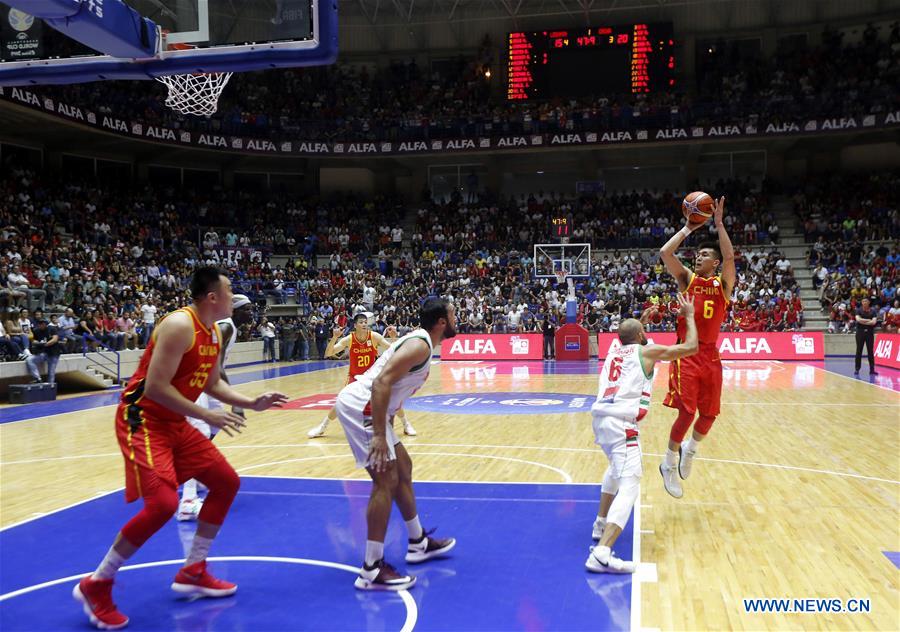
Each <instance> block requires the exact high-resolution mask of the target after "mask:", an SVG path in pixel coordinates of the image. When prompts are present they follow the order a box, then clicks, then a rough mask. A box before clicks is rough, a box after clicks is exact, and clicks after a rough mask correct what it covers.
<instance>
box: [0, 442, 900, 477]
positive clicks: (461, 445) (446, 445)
mask: <svg viewBox="0 0 900 632" xmlns="http://www.w3.org/2000/svg"><path fill="white" fill-rule="evenodd" d="M310 447H315V448H323V447H335V448H345V447H346V444H344V443H282V444H262V445H223V446H219V449H222V450H224V449H229V450H255V449H259V448H310ZM408 447H423V448H424V447H435V448H437V447H440V448H472V449H486V448H490V449H509V450H543V451H548V452H586V453H591V454H596V453H598V451H597V450H595V449H592V448H557V447H550V446H526V445H495V444H481V445H472V444H465V443H410V444H408ZM114 454H119V453H118V452H112V453H108V454H98V455H78V456H63V457H48V458H46V459H27V460H24V461H6V462H3V463H0V466H3V465H17V464H21V463H41V462H44V461H66V460H71V459H82V458H92V457H105V456H110V455H114ZM416 454H422V455H427V454H440V453H438V452H417V453H416ZM644 454H646V455H647V456H656V457H662V456H664V455H663V454H656V453H653V452H644ZM341 456H344V455H335V456H329V457H327V458H340V457H341ZM457 456H468V457H474V456H479V455H472V454H462V455H457ZM323 458H324V457H323ZM480 458H500V457H495V456H487V455H480ZM503 458H504V459H505V460H512V461H515V460H516V459H512V458H510V457H503ZM694 458H695V459H697V460H698V461H709V462H712V463H730V464H733V465H746V466H753V467H765V468H772V469H782V470H792V471H798V472H810V473H812V474H825V475H828V476H840V477H844V478H856V479H860V480H866V481H876V482H879V483H889V484H892V485H900V481H895V480H891V479H887V478H878V477H875V476H865V475H863V474H852V473H850V472H836V471H833V470H820V469H815V468H811V467H800V466H794V465H781V464H779V463H759V462H755V461H738V460H734V459H713V458H709V457H694ZM297 460H298V459H291V460H289V461H283V462H286V463H289V462H296V461H297ZM301 460H302V459H301ZM306 460H311V459H306ZM522 462H524V463H530V464H532V465H537V466H538V467H544V468H547V469H552V470H554V471H557V472H559V473H560V475H562V476H563V478H564V479H565V478H568V479H569V480H567V481H566V484H573V485H596V484H597V483H574V482H572V480H571V478H572V477H571V476H569V475H568V474H566V473H564V472H563V471H562V470H557V469H556V468H554V467H552V466H549V465H545V464H539V463H536V462H534V461H522ZM280 463H282V461H276V462H274V463H272V464H273V465H278V464H280ZM250 467H259V466H250ZM239 471H240V470H239ZM276 478H277V477H276ZM312 478H316V477H312ZM334 480H348V479H334ZM349 480H352V479H349ZM360 480H363V479H360ZM435 482H437V481H435ZM442 482H447V483H455V482H460V483H465V482H478V483H487V482H497V483H506V482H508V483H514V482H513V481H442ZM525 484H528V483H525ZM541 484H542V485H552V484H554V483H550V482H543V483H541Z"/></svg>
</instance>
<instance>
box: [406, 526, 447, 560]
mask: <svg viewBox="0 0 900 632" xmlns="http://www.w3.org/2000/svg"><path fill="white" fill-rule="evenodd" d="M432 533H434V529H431V530H430V531H425V532H424V533H422V537H421V538H419V539H418V540H410V541H409V544H408V545H407V547H406V561H407V562H409V563H410V564H418V563H419V562H424V561H425V560H430V559H431V558H433V557H439V556H441V555H444V554H445V553H449V552H450V550H451V549H452V548H453V547H454V546H456V538H432V537H431V534H432Z"/></svg>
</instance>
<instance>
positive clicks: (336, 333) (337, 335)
mask: <svg viewBox="0 0 900 632" xmlns="http://www.w3.org/2000/svg"><path fill="white" fill-rule="evenodd" d="M343 333H344V330H343V329H341V328H340V327H335V328H334V329H332V330H331V335H332V336H333V337H334V339H335V340H337V339H338V338H340V337H341V334H343Z"/></svg>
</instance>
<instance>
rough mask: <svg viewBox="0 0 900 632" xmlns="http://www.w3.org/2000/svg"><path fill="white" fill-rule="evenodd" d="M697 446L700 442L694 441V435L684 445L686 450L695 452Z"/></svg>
mask: <svg viewBox="0 0 900 632" xmlns="http://www.w3.org/2000/svg"><path fill="white" fill-rule="evenodd" d="M699 447H700V442H699V441H695V440H694V437H691V438H690V439H688V442H687V446H685V449H686V450H687V451H688V452H696V451H697V448H699Z"/></svg>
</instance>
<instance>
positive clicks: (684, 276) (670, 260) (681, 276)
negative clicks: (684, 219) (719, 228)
mask: <svg viewBox="0 0 900 632" xmlns="http://www.w3.org/2000/svg"><path fill="white" fill-rule="evenodd" d="M700 226H702V224H697V225H695V226H694V228H691V225H690V224H686V225H685V226H684V227H682V229H681V230H679V231H678V232H677V233H675V234H674V235H672V237H671V238H670V239H669V241H667V242H666V243H665V244H664V245H663V247H662V248H660V249H659V257H660V259H662V261H663V263H664V264H665V265H666V270H668V271H669V274H671V275H672V276H673V277H675V281H676V282H677V283H678V289H679V290H680V291H682V292H683V291H684V290H686V289H687V286H688V284H689V283H690V282H691V272H690V270H688V269H687V268H685V267H684V264H683V263H681V261H680V260H679V259H678V256H677V255H676V254H675V251H676V250H678V246H680V245H681V243H682V242H683V241H684V240H685V239H687V237H688V235H690V234H691V233H692V232H694V231H695V230H697V228H699V227H700Z"/></svg>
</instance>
